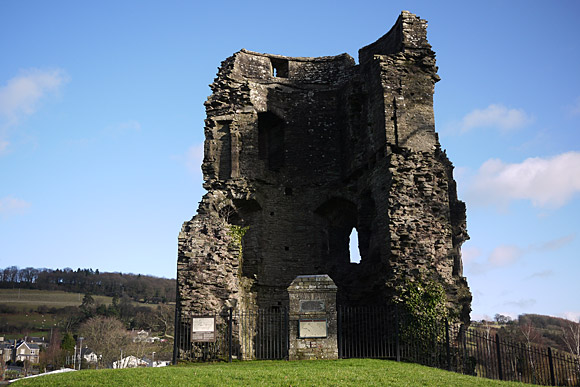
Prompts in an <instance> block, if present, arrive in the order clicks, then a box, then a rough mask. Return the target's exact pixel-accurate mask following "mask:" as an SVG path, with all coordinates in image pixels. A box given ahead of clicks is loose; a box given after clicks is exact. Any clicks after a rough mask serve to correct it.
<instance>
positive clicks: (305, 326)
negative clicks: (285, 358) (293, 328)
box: [298, 319, 328, 339]
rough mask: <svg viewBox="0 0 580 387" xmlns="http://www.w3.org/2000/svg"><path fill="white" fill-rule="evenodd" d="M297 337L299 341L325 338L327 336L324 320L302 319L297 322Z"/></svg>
mask: <svg viewBox="0 0 580 387" xmlns="http://www.w3.org/2000/svg"><path fill="white" fill-rule="evenodd" d="M298 336H299V337H300V338H301V339H316V338H325V337H327V336H328V330H327V325H326V319H302V320H300V321H299V322H298Z"/></svg>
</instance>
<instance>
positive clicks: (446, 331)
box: [445, 319, 451, 371]
mask: <svg viewBox="0 0 580 387" xmlns="http://www.w3.org/2000/svg"><path fill="white" fill-rule="evenodd" d="M445 344H446V345H447V370H448V371H451V348H450V346H449V320H447V319H445Z"/></svg>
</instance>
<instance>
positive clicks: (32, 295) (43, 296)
mask: <svg viewBox="0 0 580 387" xmlns="http://www.w3.org/2000/svg"><path fill="white" fill-rule="evenodd" d="M83 297H84V294H81V293H68V292H63V291H60V290H34V289H0V304H2V305H8V306H13V307H15V308H16V309H17V310H18V311H19V312H28V311H30V310H31V309H32V310H36V309H38V307H39V306H43V305H44V306H46V307H48V308H64V307H65V306H79V305H80V304H81V303H82V301H83ZM93 298H94V300H95V302H97V303H99V304H105V305H108V304H110V303H111V302H112V297H107V296H93Z"/></svg>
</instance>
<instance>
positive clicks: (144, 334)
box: [131, 330, 159, 343]
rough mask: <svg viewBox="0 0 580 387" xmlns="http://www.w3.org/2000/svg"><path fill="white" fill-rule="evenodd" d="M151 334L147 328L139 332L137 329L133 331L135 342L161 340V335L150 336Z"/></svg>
mask: <svg viewBox="0 0 580 387" xmlns="http://www.w3.org/2000/svg"><path fill="white" fill-rule="evenodd" d="M150 334H151V332H150V331H146V330H140V331H138V332H135V330H133V331H131V336H132V337H133V342H134V343H154V342H155V341H159V337H157V336H149V335H150Z"/></svg>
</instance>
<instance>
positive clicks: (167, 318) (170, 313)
mask: <svg viewBox="0 0 580 387" xmlns="http://www.w3.org/2000/svg"><path fill="white" fill-rule="evenodd" d="M155 322H156V327H157V328H158V330H159V331H161V333H162V335H163V336H166V337H170V338H173V329H174V324H175V306H172V305H168V304H159V305H158V306H157V310H156V311H155Z"/></svg>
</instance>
